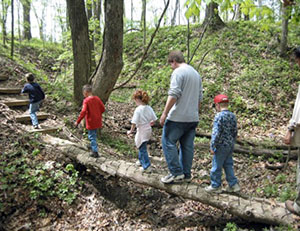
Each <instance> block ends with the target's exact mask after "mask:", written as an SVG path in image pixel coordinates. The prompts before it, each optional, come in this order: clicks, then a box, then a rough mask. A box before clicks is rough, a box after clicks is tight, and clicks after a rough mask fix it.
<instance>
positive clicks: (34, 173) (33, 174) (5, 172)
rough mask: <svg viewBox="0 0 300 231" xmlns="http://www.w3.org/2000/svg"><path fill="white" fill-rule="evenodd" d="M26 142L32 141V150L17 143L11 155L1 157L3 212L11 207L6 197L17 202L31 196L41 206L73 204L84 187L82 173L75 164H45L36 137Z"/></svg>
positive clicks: (0, 178)
mask: <svg viewBox="0 0 300 231" xmlns="http://www.w3.org/2000/svg"><path fill="white" fill-rule="evenodd" d="M22 139H23V140H24V139H25V140H27V139H29V140H28V141H27V142H28V144H29V145H30V146H29V147H30V148H29V150H25V149H23V148H22V146H20V145H19V143H18V142H16V143H15V144H14V147H13V148H12V150H11V151H9V152H5V153H2V154H1V156H0V170H1V176H0V188H1V193H0V199H1V203H0V212H3V211H5V209H6V207H7V206H9V203H10V202H7V203H6V202H5V200H4V197H5V195H12V196H13V197H15V198H18V197H20V196H22V195H28V198H29V199H30V200H37V201H38V203H43V202H44V201H45V200H47V199H51V198H59V199H60V200H63V201H66V202H67V203H68V204H71V203H72V202H73V201H74V200H75V199H76V196H77V195H78V193H79V190H80V187H81V182H80V181H79V176H78V171H77V170H76V169H75V168H74V166H73V165H72V164H68V165H67V166H66V167H65V168H63V167H62V166H61V164H59V163H55V162H54V161H48V162H43V161H41V158H39V157H38V155H39V154H40V153H41V152H42V150H43V145H41V144H40V143H39V142H38V141H37V140H35V138H33V137H23V138H22ZM30 153H32V154H31V155H30Z"/></svg>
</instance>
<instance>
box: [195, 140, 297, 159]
mask: <svg viewBox="0 0 300 231" xmlns="http://www.w3.org/2000/svg"><path fill="white" fill-rule="evenodd" d="M195 147H199V148H205V149H207V150H209V144H199V143H196V144H195ZM233 152H235V153H241V154H247V155H253V156H257V157H259V156H263V157H264V158H270V157H272V158H278V157H279V154H280V155H281V154H282V157H284V158H286V157H287V155H288V150H275V149H274V150H272V149H260V148H256V147H252V146H248V147H245V146H244V147H243V146H242V145H239V144H236V145H235V146H234V151H233ZM297 158H298V150H291V155H290V159H292V160H296V159H297Z"/></svg>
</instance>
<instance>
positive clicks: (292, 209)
mask: <svg viewBox="0 0 300 231" xmlns="http://www.w3.org/2000/svg"><path fill="white" fill-rule="evenodd" d="M285 207H286V209H287V210H288V211H290V212H291V213H293V214H296V215H298V216H300V213H298V212H297V211H296V210H295V207H294V202H293V201H290V200H287V201H286V202H285Z"/></svg>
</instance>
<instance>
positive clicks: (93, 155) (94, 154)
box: [91, 152, 99, 158]
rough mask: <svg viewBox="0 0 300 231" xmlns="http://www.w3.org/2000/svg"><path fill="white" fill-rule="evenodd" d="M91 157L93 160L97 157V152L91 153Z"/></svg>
mask: <svg viewBox="0 0 300 231" xmlns="http://www.w3.org/2000/svg"><path fill="white" fill-rule="evenodd" d="M91 157H94V158H97V157H99V155H98V152H92V154H91Z"/></svg>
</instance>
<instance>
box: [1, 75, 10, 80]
mask: <svg viewBox="0 0 300 231" xmlns="http://www.w3.org/2000/svg"><path fill="white" fill-rule="evenodd" d="M8 79H9V78H8V76H6V75H0V81H5V80H8Z"/></svg>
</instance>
